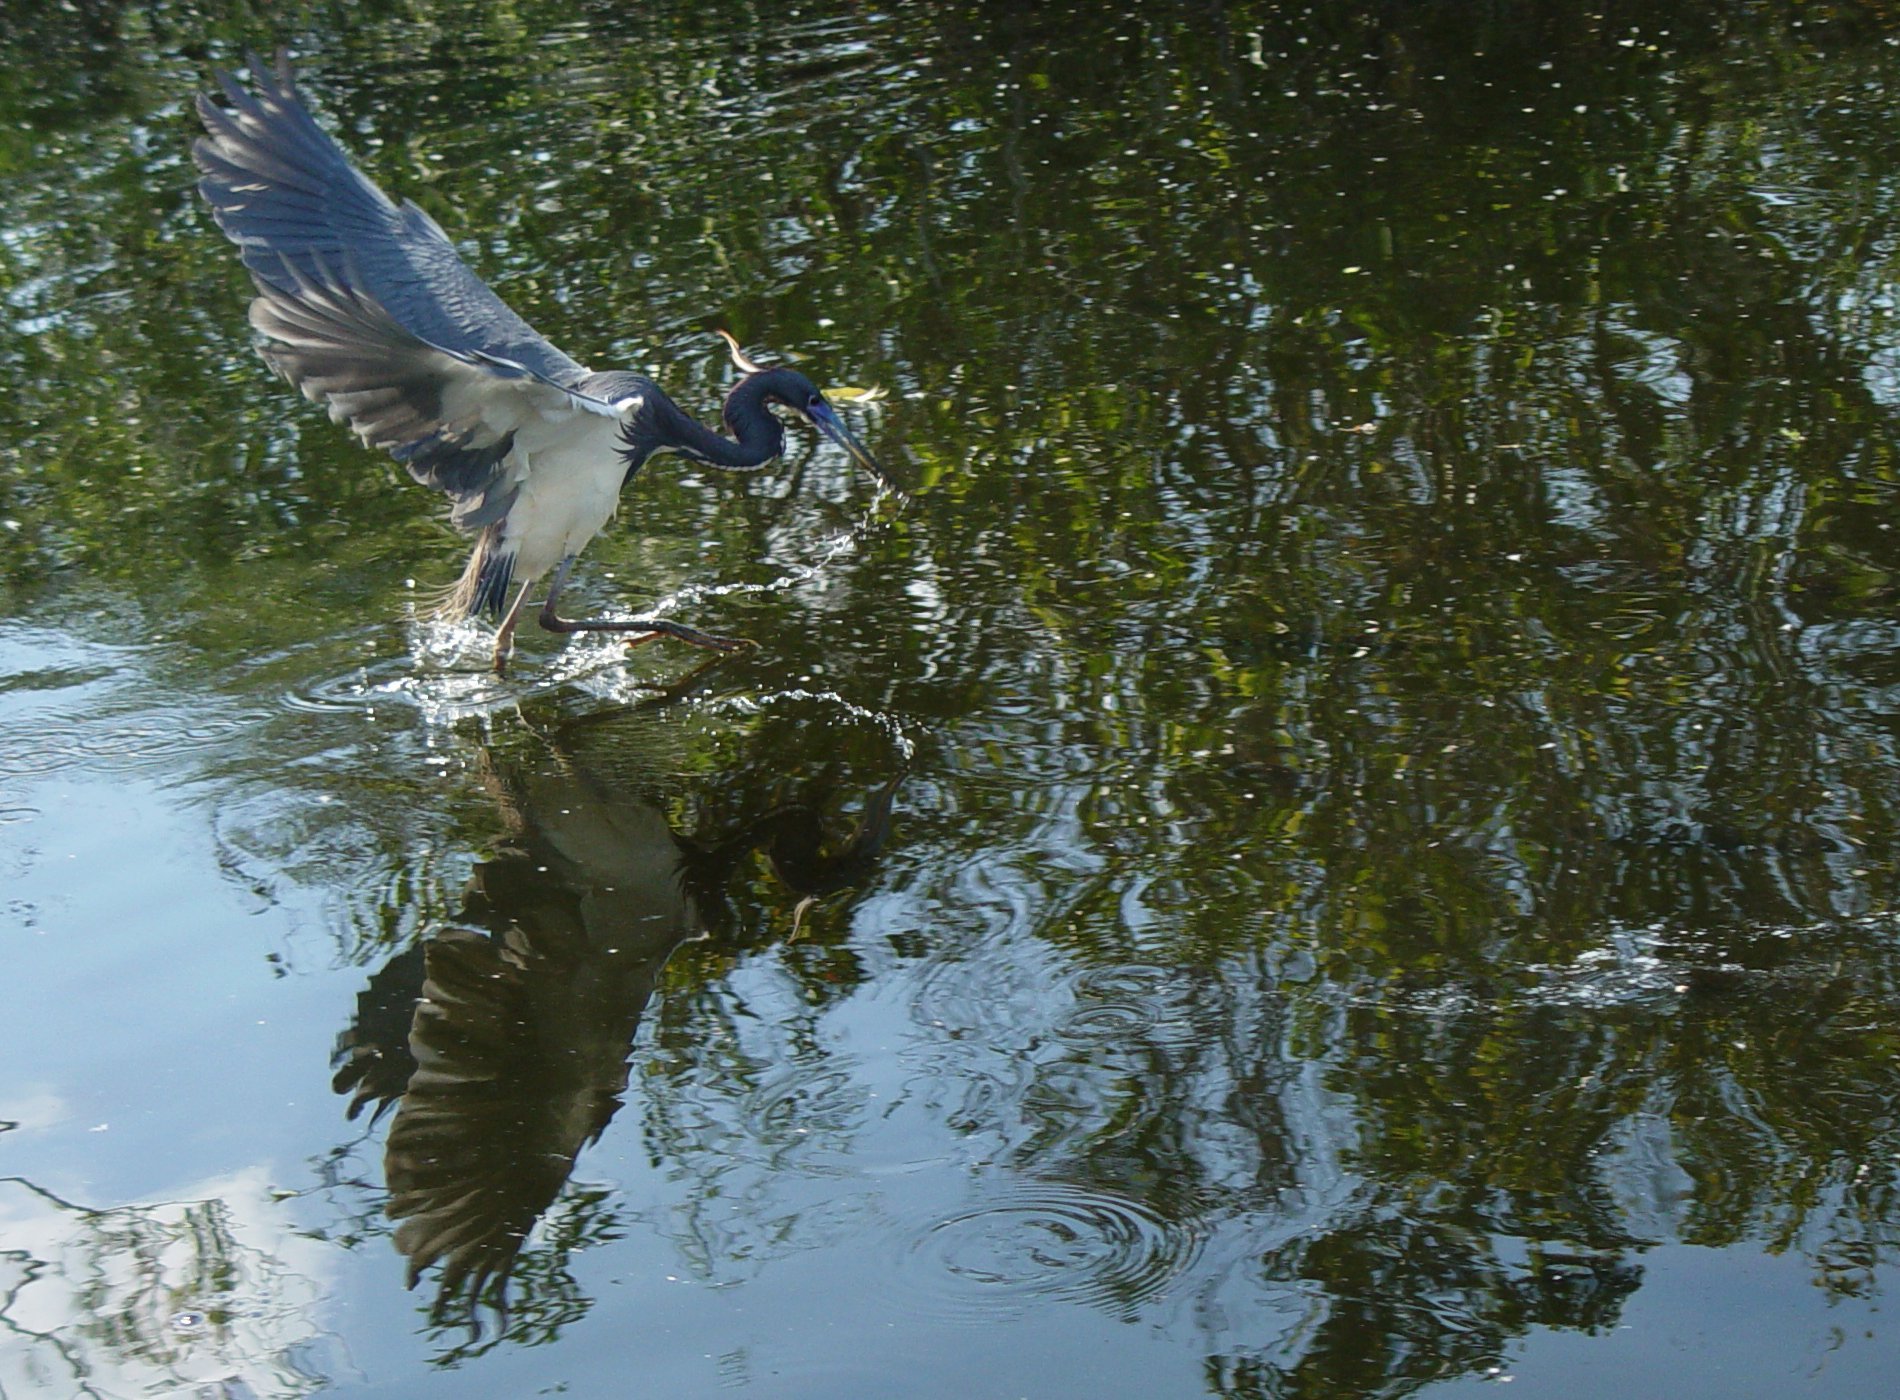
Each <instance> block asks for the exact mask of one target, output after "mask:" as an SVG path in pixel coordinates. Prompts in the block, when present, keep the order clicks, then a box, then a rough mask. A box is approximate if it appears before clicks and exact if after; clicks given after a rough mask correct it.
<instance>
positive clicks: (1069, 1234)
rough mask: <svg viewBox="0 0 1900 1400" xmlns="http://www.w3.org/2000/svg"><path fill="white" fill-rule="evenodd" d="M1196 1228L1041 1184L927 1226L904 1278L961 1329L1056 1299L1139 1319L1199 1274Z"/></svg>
mask: <svg viewBox="0 0 1900 1400" xmlns="http://www.w3.org/2000/svg"><path fill="white" fill-rule="evenodd" d="M1201 1244H1202V1238H1201V1234H1200V1231H1199V1230H1198V1228H1197V1227H1196V1226H1194V1225H1193V1224H1190V1223H1181V1222H1176V1221H1170V1220H1167V1219H1164V1218H1163V1217H1161V1216H1160V1215H1158V1214H1156V1213H1155V1212H1154V1211H1152V1210H1150V1209H1149V1208H1148V1207H1147V1206H1145V1205H1142V1204H1141V1203H1140V1202H1138V1201H1134V1200H1130V1199H1129V1198H1127V1197H1125V1196H1120V1195H1116V1194H1114V1193H1112V1192H1107V1191H1101V1190H1093V1189H1090V1188H1087V1187H1083V1186H1077V1185H1072V1184H1070V1183H1067V1182H1057V1181H1031V1182H1024V1183H1021V1184H1020V1185H1018V1186H1015V1187H1013V1188H1010V1189H1007V1190H1005V1191H1003V1192H1001V1193H1000V1194H998V1195H997V1196H995V1197H994V1198H992V1199H990V1200H987V1201H984V1202H983V1203H981V1204H979V1205H976V1206H973V1207H971V1208H970V1209H967V1210H962V1211H959V1212H957V1213H956V1214H954V1215H951V1216H949V1217H947V1218H944V1219H939V1220H936V1221H933V1222H931V1223H930V1224H928V1225H926V1226H924V1227H923V1228H922V1229H921V1230H920V1231H918V1232H917V1233H916V1234H915V1236H914V1237H913V1238H912V1239H911V1241H910V1243H909V1245H908V1247H907V1249H906V1251H905V1257H904V1260H903V1272H904V1274H905V1275H906V1276H907V1278H908V1279H909V1281H910V1282H912V1283H913V1284H914V1285H916V1286H917V1287H918V1288H919V1289H920V1290H921V1292H922V1293H923V1295H924V1298H925V1300H926V1304H927V1306H929V1307H930V1308H931V1309H932V1310H933V1311H935V1312H936V1313H938V1314H939V1315H940V1316H943V1317H946V1318H948V1319H950V1320H953V1321H966V1322H993V1321H996V1320H998V1319H999V1318H1003V1317H1009V1316H1015V1315H1017V1314H1019V1313H1021V1312H1023V1311H1025V1310H1027V1309H1028V1308H1029V1307H1030V1306H1032V1305H1034V1304H1038V1303H1043V1302H1047V1301H1049V1300H1052V1299H1056V1300H1062V1301H1066V1302H1075V1303H1087V1304H1090V1305H1093V1306H1097V1307H1107V1308H1112V1309H1115V1310H1117V1311H1120V1312H1129V1311H1132V1310H1133V1309H1134V1308H1136V1307H1137V1306H1138V1305H1139V1304H1141V1303H1143V1302H1145V1301H1146V1300H1148V1299H1152V1298H1154V1297H1156V1296H1157V1295H1159V1294H1160V1293H1162V1292H1163V1291H1164V1290H1165V1289H1166V1288H1167V1287H1168V1285H1169V1284H1170V1283H1171V1282H1172V1281H1173V1280H1175V1279H1176V1278H1179V1277H1180V1276H1181V1274H1182V1273H1183V1272H1185V1271H1186V1270H1187V1269H1188V1268H1189V1266H1191V1265H1192V1264H1193V1262H1194V1260H1195V1258H1196V1256H1197V1255H1198V1254H1199V1253H1200V1249H1201Z"/></svg>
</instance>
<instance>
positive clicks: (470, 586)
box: [436, 525, 515, 617]
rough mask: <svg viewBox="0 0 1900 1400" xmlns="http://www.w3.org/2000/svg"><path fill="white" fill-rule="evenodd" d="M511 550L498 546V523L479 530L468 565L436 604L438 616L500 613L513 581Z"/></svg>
mask: <svg viewBox="0 0 1900 1400" xmlns="http://www.w3.org/2000/svg"><path fill="white" fill-rule="evenodd" d="M514 577H515V553H514V551H513V550H503V549H502V547H501V527H500V526H498V525H491V526H489V527H488V528H487V529H486V530H483V531H482V534H481V538H480V539H479V540H477V541H476V542H475V550H474V552H473V553H472V554H470V555H469V556H468V566H467V567H466V568H464V569H463V570H462V576H461V577H460V578H459V579H457V580H456V581H455V583H454V584H453V585H452V586H451V587H450V588H449V590H448V592H446V593H444V594H443V595H442V601H441V603H440V605H439V606H438V607H437V608H436V614H437V615H438V616H440V617H480V616H482V615H483V614H487V615H488V616H490V617H500V616H501V614H502V613H503V612H504V611H505V610H506V609H507V607H508V588H509V585H510V584H512V583H513V582H514Z"/></svg>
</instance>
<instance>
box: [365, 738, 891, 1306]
mask: <svg viewBox="0 0 1900 1400" xmlns="http://www.w3.org/2000/svg"><path fill="white" fill-rule="evenodd" d="M492 786H493V789H494V792H495V796H496V798H497V801H498V803H499V804H500V806H501V808H502V811H503V814H504V816H505V818H506V820H507V824H508V827H509V833H508V835H507V837H506V838H505V839H504V840H503V842H502V843H501V845H500V846H499V848H498V849H497V850H496V851H495V852H494V853H493V854H492V855H491V856H490V858H489V859H487V860H485V861H483V862H482V863H481V864H480V865H478V866H477V867H476V869H475V873H474V877H473V879H472V880H471V882H470V887H469V891H468V895H467V900H466V904H465V907H464V910H463V918H464V920H465V921H466V922H467V923H469V924H471V925H475V926H477V927H479V928H480V929H482V930H483V931H482V932H476V931H474V930H473V929H451V930H448V931H446V932H445V933H443V934H441V935H438V936H437V937H434V938H430V939H428V940H426V941H425V942H424V943H423V945H422V947H421V950H420V952H417V951H416V950H413V949H412V950H409V951H407V952H404V953H399V954H397V955H396V956H395V957H394V958H392V959H391V960H390V962H389V964H388V965H386V966H385V967H384V968H383V969H382V970H381V971H379V972H378V973H377V974H376V975H375V976H374V977H373V978H372V979H371V981H370V985H369V987H368V989H367V990H366V991H365V993H364V994H363V995H362V996H361V997H360V998H359V999H358V1011H357V1016H356V1020H355V1023H354V1024H353V1025H352V1027H351V1028H350V1030H349V1031H348V1032H346V1033H345V1034H344V1036H343V1037H341V1039H340V1040H339V1043H338V1047H337V1060H338V1063H339V1069H338V1073H337V1076H336V1088H337V1091H338V1092H339V1093H348V1094H350V1095H351V1096H352V1102H351V1105H350V1113H351V1116H352V1117H354V1116H355V1115H356V1114H357V1113H358V1112H360V1111H361V1110H362V1109H363V1108H364V1107H365V1106H369V1105H374V1106H375V1107H374V1112H376V1113H377V1114H380V1113H381V1112H382V1110H383V1108H384V1107H386V1106H387V1104H388V1103H389V1102H391V1101H392V1099H393V1100H394V1101H395V1103H396V1113H395V1117H394V1119H393V1121H392V1122H391V1124H390V1129H389V1138H388V1143H387V1146H386V1148H385V1152H384V1168H385V1175H386V1180H387V1184H388V1187H389V1203H388V1207H387V1209H388V1212H389V1214H390V1215H391V1216H392V1217H393V1218H395V1219H396V1220H398V1221H399V1222H400V1223H399V1224H398V1226H397V1229H396V1244H397V1247H398V1248H399V1249H400V1250H401V1251H402V1252H403V1254H404V1255H405V1256H406V1257H407V1258H408V1260H409V1267H410V1279H411V1282H412V1283H413V1282H414V1280H415V1278H416V1277H417V1276H418V1275H420V1274H421V1273H422V1271H423V1270H424V1269H427V1268H428V1267H430V1266H431V1265H435V1264H439V1265H440V1269H441V1273H440V1279H439V1284H440V1294H441V1301H442V1303H443V1304H444V1305H446V1304H448V1303H449V1302H451V1301H452V1300H454V1299H456V1298H458V1297H460V1298H467V1299H468V1300H469V1301H471V1302H472V1301H474V1300H476V1299H478V1298H480V1297H482V1296H483V1295H484V1293H485V1291H486V1290H487V1289H488V1287H489V1284H490V1283H491V1281H492V1282H496V1283H498V1284H502V1285H505V1281H506V1280H507V1279H508V1277H509V1276H510V1274H511V1272H512V1271H513V1269H514V1265H515V1261H516V1258H517V1256H518V1255H519V1253H520V1251H521V1248H522V1245H523V1242H524V1241H525V1240H526V1238H527V1235H528V1232H529V1231H530V1230H531V1229H532V1228H533V1226H534V1224H535V1222H536V1221H537V1220H538V1219H540V1217H541V1216H542V1214H543V1213H544V1212H545V1211H546V1210H547V1209H548V1207H549V1206H550V1205H551V1204H552V1203H553V1201H554V1199H555V1198H556V1196H557V1195H558V1194H559V1193H560V1191H561V1188H562V1186H563V1185H564V1184H565V1183H566V1181H567V1179H568V1176H569V1174H570V1173H571V1172H572V1171H573V1169H574V1163H575V1160H576V1159H577V1158H578V1156H579V1154H580V1153H581V1151H582V1150H583V1149H584V1148H586V1147H587V1145H588V1144H589V1143H591V1142H593V1141H594V1140H595V1139H596V1138H598V1137H599V1136H600V1134H601V1132H602V1131H603V1130H604V1129H605V1128H606V1126H607V1124H608V1122H609V1121H611V1119H612V1118H613V1116H614V1114H615V1113H616V1112H617V1111H618V1110H619V1107H620V1103H621V1096H622V1095H623V1094H624V1093H625V1091H626V1087H627V1076H628V1067H627V1066H628V1056H629V1054H630V1053H631V1049H632V1044H633V1038H634V1033H635V1031H636V1029H637V1028H638V1026H639V1021H640V1017H641V1016H642V1014H643V1013H644V1012H645V1010H646V1005H647V1002H648V1001H649V1000H650V998H651V997H652V994H653V989H654V986H655V983H656V981H657V979H658V977H659V974H660V970H661V969H662V968H663V967H664V966H665V964H666V961H667V959H668V958H669V957H670V956H671V955H672V952H673V950H674V949H675V948H677V947H678V946H679V945H680V944H681V943H682V942H685V941H687V940H689V939H693V938H697V937H701V936H703V935H705V934H707V933H708V932H711V931H713V930H715V929H716V928H718V927H720V926H722V925H723V924H724V923H726V922H728V921H729V917H730V911H729V910H728V909H727V908H726V905H725V896H724V892H723V886H724V884H725V883H726V880H727V877H728V876H729V875H730V873H731V871H732V870H733V868H734V867H735V865H736V864H737V862H738V861H739V860H740V859H741V858H742V857H743V856H744V855H745V854H746V853H747V852H748V851H751V850H754V849H758V848H760V847H763V848H765V849H766V850H767V852H768V853H769V854H770V856H771V858H772V863H773V867H774V869H776V870H777V871H778V872H779V874H780V877H781V878H782V879H784V880H785V881H786V883H787V884H788V885H790V886H791V887H792V889H793V890H794V891H796V892H797V893H798V894H800V895H801V896H804V897H805V901H806V902H809V900H810V899H811V898H813V897H816V896H820V895H823V894H827V893H830V892H832V891H834V890H837V889H840V888H842V887H843V886H844V885H846V884H850V883H855V882H857V881H860V880H862V878H863V877H864V876H865V875H867V874H868V873H869V870H870V866H871V864H872V862H873V861H874V860H875V859H876V857H877V854H878V852H879V850H880V849H881V848H882V846H883V843H884V839H885V837H886V836H887V835H888V833H889V831H890V825H891V802H892V796H893V794H894V792H895V789H896V786H897V780H893V781H891V782H889V783H886V784H885V785H884V786H882V787H880V788H878V789H877V790H876V791H875V792H873V793H872V795H871V796H870V798H869V799H868V800H867V801H866V803H865V810H864V815H863V817H862V819H861V820H860V821H859V823H858V824H857V827H856V828H855V830H854V831H853V832H852V833H851V834H850V835H849V836H848V837H846V838H845V839H844V840H843V841H842V842H840V843H838V844H837V846H836V849H837V854H835V855H830V856H827V855H826V854H825V847H826V846H827V844H828V843H827V842H826V841H825V839H824V818H823V814H822V813H821V812H820V811H819V809H818V808H817V807H816V806H815V805H813V804H811V803H791V804H786V805H783V806H779V807H775V808H773V809H772V810H771V811H770V812H768V813H767V814H765V815H764V816H762V817H759V818H756V819H754V820H751V821H747V822H744V823H742V824H741V826H740V828H739V829H738V830H737V831H736V832H735V833H734V834H733V835H732V836H731V837H729V838H724V839H718V840H711V841H700V840H688V839H686V838H683V837H680V836H678V835H676V834H675V833H674V832H673V830H672V829H671V827H669V826H668V824H667V822H666V820H665V818H664V817H663V816H662V815H661V813H660V811H659V810H658V809H657V808H656V807H654V806H653V805H652V804H651V803H650V802H648V801H646V800H645V799H644V798H642V797H640V796H637V795H634V794H630V793H626V792H622V791H619V790H616V788H615V787H610V786H609V785H607V784H606V783H603V782H600V781H597V780H596V779H595V778H593V777H592V776H591V775H590V774H589V773H588V772H587V771H586V770H585V769H584V768H582V767H581V766H580V765H578V764H576V763H574V762H572V761H570V760H567V759H562V760H560V761H557V762H554V763H548V764H536V765H532V766H529V767H527V768H525V769H518V768H515V767H512V766H507V767H503V766H500V765H497V766H496V768H495V769H494V770H493V775H492ZM803 907H804V905H803V904H802V903H801V905H800V908H801V909H802V908H803ZM392 1013H394V1014H392ZM398 1096H399V1097H398Z"/></svg>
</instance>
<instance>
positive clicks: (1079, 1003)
mask: <svg viewBox="0 0 1900 1400" xmlns="http://www.w3.org/2000/svg"><path fill="white" fill-rule="evenodd" d="M1184 976H1185V974H1184V973H1182V972H1180V971H1170V970H1169V969H1167V968H1165V967H1156V966H1153V965H1151V964H1148V963H1123V964H1121V965H1119V966H1115V967H1094V968H1088V969H1086V970H1084V971H1083V972H1080V973H1078V974H1077V975H1076V978H1075V981H1074V984H1073V990H1074V993H1075V1004H1074V1005H1073V1006H1071V1007H1070V1008H1069V1010H1068V1012H1067V1014H1065V1015H1064V1016H1063V1017H1062V1019H1061V1020H1060V1021H1058V1022H1057V1023H1056V1025H1055V1026H1054V1027H1053V1031H1052V1033H1053V1034H1054V1036H1055V1037H1056V1039H1058V1040H1064V1041H1068V1042H1069V1043H1071V1044H1078V1043H1081V1044H1087V1043H1095V1042H1103V1041H1127V1040H1136V1039H1140V1040H1146V1041H1157V1040H1168V1041H1178V1040H1183V1039H1190V1038H1192V1036H1193V1034H1194V1026H1193V1023H1192V1021H1191V1020H1189V1019H1188V1017H1187V1016H1186V1015H1185V1014H1184V1013H1185V1011H1186V1007H1185V1006H1184V1005H1183V1003H1184V1001H1185V995H1184V994H1185V991H1186V988H1185V987H1184V986H1183V984H1182V983H1183V977H1184Z"/></svg>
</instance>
